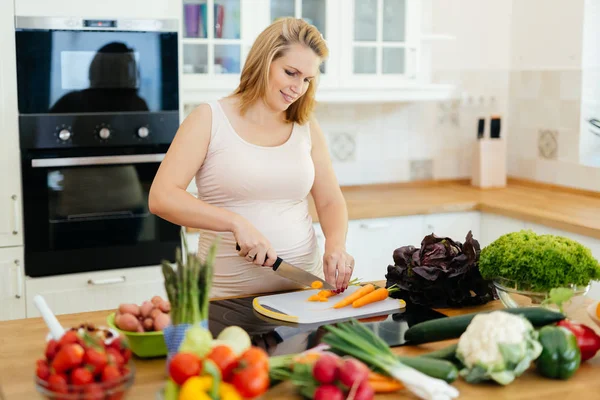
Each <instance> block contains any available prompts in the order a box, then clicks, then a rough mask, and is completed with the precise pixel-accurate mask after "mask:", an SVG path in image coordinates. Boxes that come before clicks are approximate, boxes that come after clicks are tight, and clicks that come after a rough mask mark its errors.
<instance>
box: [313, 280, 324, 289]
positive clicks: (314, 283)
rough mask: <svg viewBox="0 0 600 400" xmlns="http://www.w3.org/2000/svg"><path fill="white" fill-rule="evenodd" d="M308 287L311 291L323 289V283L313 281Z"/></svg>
mask: <svg viewBox="0 0 600 400" xmlns="http://www.w3.org/2000/svg"><path fill="white" fill-rule="evenodd" d="M310 287H311V288H313V289H321V288H322V287H323V282H321V281H314V282H313V283H311V284H310Z"/></svg>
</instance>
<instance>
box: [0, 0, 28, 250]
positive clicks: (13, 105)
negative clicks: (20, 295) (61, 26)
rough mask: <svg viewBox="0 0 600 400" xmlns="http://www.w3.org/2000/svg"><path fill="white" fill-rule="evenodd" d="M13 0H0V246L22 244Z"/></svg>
mask: <svg viewBox="0 0 600 400" xmlns="http://www.w3.org/2000/svg"><path fill="white" fill-rule="evenodd" d="M13 7H14V3H13V2H12V1H3V2H1V3H0V33H1V36H2V37H3V38H5V39H3V40H2V41H0V54H2V57H0V143H2V145H1V146H0V171H2V175H1V176H0V247H7V246H20V245H22V244H23V228H22V221H21V173H20V171H21V168H20V166H21V163H20V157H19V131H18V129H19V125H18V108H17V72H16V50H15V41H14V29H15V28H14V27H15V26H14V8H13Z"/></svg>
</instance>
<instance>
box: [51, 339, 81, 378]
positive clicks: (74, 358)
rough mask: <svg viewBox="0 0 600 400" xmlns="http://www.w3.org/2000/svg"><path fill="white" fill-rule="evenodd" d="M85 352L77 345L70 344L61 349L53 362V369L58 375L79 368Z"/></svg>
mask: <svg viewBox="0 0 600 400" xmlns="http://www.w3.org/2000/svg"><path fill="white" fill-rule="evenodd" d="M84 354H85V351H84V350H83V347H81V346H80V345H78V344H75V343H69V344H66V345H64V346H62V347H61V348H60V350H59V351H58V353H56V357H54V360H52V368H54V370H55V371H56V372H58V373H60V372H65V371H68V370H70V369H73V368H75V367H78V366H80V365H81V363H82V362H83V355H84Z"/></svg>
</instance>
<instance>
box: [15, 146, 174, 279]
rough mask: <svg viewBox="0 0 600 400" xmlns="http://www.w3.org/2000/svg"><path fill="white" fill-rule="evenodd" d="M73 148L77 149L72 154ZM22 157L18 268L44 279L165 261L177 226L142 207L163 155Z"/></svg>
mask: <svg viewBox="0 0 600 400" xmlns="http://www.w3.org/2000/svg"><path fill="white" fill-rule="evenodd" d="M77 152H78V153H81V149H79V150H78V151H77ZM136 152H137V154H130V153H129V152H128V151H117V150H115V151H114V152H113V154H110V155H106V154H103V155H97V154H96V155H94V154H93V153H89V154H86V155H85V156H81V155H78V156H72V155H70V154H69V153H67V152H61V153H60V154H58V155H59V156H58V157H57V153H56V152H54V153H53V154H52V156H53V157H49V156H50V154H45V153H40V152H37V153H34V152H29V153H25V155H24V156H23V183H24V185H23V202H24V206H23V211H24V229H25V272H26V274H27V275H28V276H33V277H35V276H48V275H59V274H66V273H76V272H85V271H98V270H107V269H115V268H129V267H137V266H148V265H159V264H160V262H161V260H163V259H166V260H169V261H172V260H173V258H174V256H175V249H176V247H177V246H180V231H181V229H180V227H179V226H177V225H173V224H171V223H169V222H167V221H165V220H163V219H161V218H159V217H156V216H155V215H153V214H151V213H150V212H149V210H148V194H149V191H150V186H151V184H152V181H153V179H154V176H155V175H156V172H157V170H158V167H159V165H160V162H161V160H162V158H163V157H164V151H163V152H160V151H159V152H147V153H141V154H140V152H139V149H138V150H136Z"/></svg>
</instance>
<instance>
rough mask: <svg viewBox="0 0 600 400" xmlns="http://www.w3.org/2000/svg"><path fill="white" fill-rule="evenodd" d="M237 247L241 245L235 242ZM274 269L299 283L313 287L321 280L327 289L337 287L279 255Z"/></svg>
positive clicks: (237, 248) (238, 249)
mask: <svg viewBox="0 0 600 400" xmlns="http://www.w3.org/2000/svg"><path fill="white" fill-rule="evenodd" d="M235 249H236V250H237V251H240V245H239V244H237V243H236V244H235ZM272 269H273V271H275V272H276V273H277V274H278V275H280V276H282V277H284V278H286V279H289V280H291V281H294V282H296V283H299V284H301V285H304V286H308V287H311V284H312V283H313V282H314V281H319V282H321V283H322V284H323V289H327V290H335V289H336V288H335V287H334V286H332V285H330V284H329V283H328V282H327V281H326V280H324V279H321V278H319V277H318V276H316V275H313V274H311V273H310V272H308V271H305V270H303V269H302V268H299V267H296V266H294V265H292V264H290V263H288V262H285V261H283V259H282V258H281V257H277V260H275V263H274V264H273V267H272Z"/></svg>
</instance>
